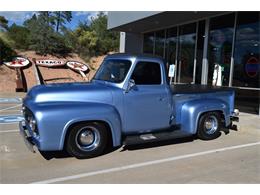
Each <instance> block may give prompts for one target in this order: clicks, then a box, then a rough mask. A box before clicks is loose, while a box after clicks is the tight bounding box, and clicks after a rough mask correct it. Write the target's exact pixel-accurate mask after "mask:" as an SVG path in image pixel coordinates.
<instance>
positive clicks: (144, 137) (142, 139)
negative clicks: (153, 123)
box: [123, 130, 187, 145]
mask: <svg viewBox="0 0 260 195" xmlns="http://www.w3.org/2000/svg"><path fill="white" fill-rule="evenodd" d="M185 136H187V134H183V132H182V131H180V130H173V131H162V132H156V133H145V134H138V135H128V136H126V137H125V139H124V142H123V143H124V145H135V144H142V143H150V142H157V141H165V140H170V139H175V138H181V137H185Z"/></svg>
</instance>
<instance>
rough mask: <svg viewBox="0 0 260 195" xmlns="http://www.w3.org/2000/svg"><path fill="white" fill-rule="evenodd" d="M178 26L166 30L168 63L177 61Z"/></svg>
mask: <svg viewBox="0 0 260 195" xmlns="http://www.w3.org/2000/svg"><path fill="white" fill-rule="evenodd" d="M177 42H178V39H177V27H175V28H170V29H167V32H166V49H165V51H166V55H165V57H166V59H167V63H168V64H169V65H170V64H175V61H176V47H177Z"/></svg>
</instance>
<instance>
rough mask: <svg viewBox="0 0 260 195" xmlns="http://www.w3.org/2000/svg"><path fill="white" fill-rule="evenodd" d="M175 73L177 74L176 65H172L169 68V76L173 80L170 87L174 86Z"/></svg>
mask: <svg viewBox="0 0 260 195" xmlns="http://www.w3.org/2000/svg"><path fill="white" fill-rule="evenodd" d="M174 72H175V64H171V65H170V68H169V74H168V76H169V77H170V78H171V79H170V85H171V84H172V78H173V77H174Z"/></svg>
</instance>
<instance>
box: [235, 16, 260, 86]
mask: <svg viewBox="0 0 260 195" xmlns="http://www.w3.org/2000/svg"><path fill="white" fill-rule="evenodd" d="M259 17H260V15H259V12H239V13H238V18H237V32H236V42H235V56H234V58H235V66H234V74H233V86H239V87H252V88H259V87H260V84H259V83H260V81H259V78H260V77H259V74H260V58H259V55H260V20H259Z"/></svg>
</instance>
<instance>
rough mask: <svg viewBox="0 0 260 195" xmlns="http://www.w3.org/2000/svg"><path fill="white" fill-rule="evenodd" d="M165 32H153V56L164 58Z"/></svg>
mask: <svg viewBox="0 0 260 195" xmlns="http://www.w3.org/2000/svg"><path fill="white" fill-rule="evenodd" d="M164 43H165V30H160V31H157V32H155V52H154V53H155V55H158V56H161V57H164V45H165V44H164Z"/></svg>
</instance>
